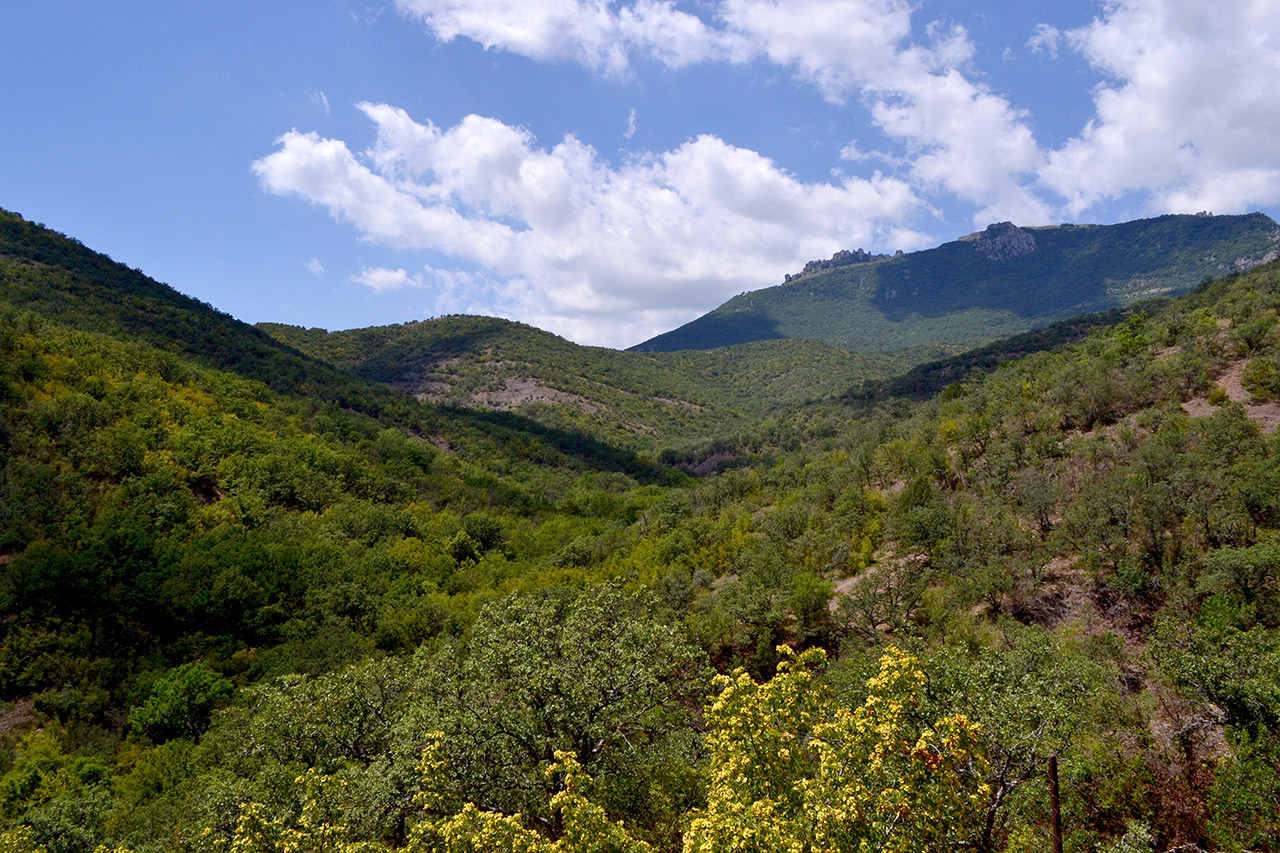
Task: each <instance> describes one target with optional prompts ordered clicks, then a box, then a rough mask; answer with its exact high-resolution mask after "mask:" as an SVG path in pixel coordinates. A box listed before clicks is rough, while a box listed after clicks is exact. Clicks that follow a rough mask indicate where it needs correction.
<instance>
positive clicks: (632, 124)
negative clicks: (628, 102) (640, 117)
mask: <svg viewBox="0 0 1280 853" xmlns="http://www.w3.org/2000/svg"><path fill="white" fill-rule="evenodd" d="M622 135H623V137H625V138H626V139H630V138H631V137H633V136H635V135H636V108H635V107H632V108H631V112H629V113H627V129H626V131H624V132H623V134H622Z"/></svg>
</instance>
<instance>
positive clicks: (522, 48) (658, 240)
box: [0, 0, 1280, 347]
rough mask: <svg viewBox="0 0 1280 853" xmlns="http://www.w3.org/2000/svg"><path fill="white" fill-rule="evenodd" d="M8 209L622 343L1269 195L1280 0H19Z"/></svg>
mask: <svg viewBox="0 0 1280 853" xmlns="http://www.w3.org/2000/svg"><path fill="white" fill-rule="evenodd" d="M0 114H3V115H4V116H5V117H6V118H5V122H4V125H3V127H0V207H4V208H7V209H10V210H15V211H17V212H19V213H21V214H23V215H24V216H26V217H28V218H30V219H34V220H37V221H41V222H44V223H45V224H47V225H49V226H50V227H52V228H55V229H57V230H59V231H62V232H64V233H67V234H70V235H73V236H75V237H77V238H79V239H81V240H82V241H83V242H85V243H86V244H87V245H89V246H91V247H93V248H96V249H99V250H100V251H104V252H106V253H108V254H110V255H111V256H112V257H114V258H115V259H116V260H119V261H122V262H124V263H127V264H129V265H130V266H135V267H138V268H140V269H142V270H143V271H145V272H147V273H148V274H150V275H152V276H154V277H155V278H157V279H159V280H161V281H165V282H167V283H169V284H171V285H173V286H174V287H176V288H177V289H178V290H180V291H182V292H184V293H188V294H191V295H193V296H196V297H198V298H200V299H203V300H205V301H207V302H209V303H211V304H213V305H214V306H216V307H218V308H220V309H222V310H224V311H228V312H230V313H231V314H233V315H235V316H237V317H239V318H241V319H243V320H246V321H249V322H257V321H262V320H270V321H276V322H285V323H295V324H299V325H303V326H320V327H324V328H328V329H341V328H351V327H357V326H367V325H377V324H387V323H397V322H403V321H406V320H413V319H421V318H424V317H430V316H435V315H440V314H446V313H483V314H494V315H499V316H505V317H510V318H512V319H518V320H522V321H524V322H528V323H531V324H533V325H536V326H539V327H541V328H545V329H549V330H551V331H554V332H556V333H558V334H562V335H564V336H566V337H568V338H570V339H572V340H576V341H579V342H581V343H590V344H601V345H607V346H617V347H625V346H629V345H631V344H634V343H637V342H639V341H641V340H643V339H645V338H647V337H650V336H652V335H653V334H656V333H659V332H662V331H665V330H667V329H670V328H673V327H675V326H677V325H679V324H681V323H683V322H686V321H688V320H690V319H693V318H694V317H696V316H698V315H699V314H701V313H704V312H705V311H708V310H710V309H711V308H714V307H715V306H716V305H718V304H720V303H721V302H723V301H724V300H725V299H726V298H728V297H730V296H732V295H734V294H736V293H739V292H741V291H744V290H751V289H756V288H760V287H767V286H770V285H773V284H777V283H779V282H780V281H781V280H782V278H783V276H784V275H785V274H786V273H787V272H794V271H796V270H798V269H799V268H800V267H801V266H803V264H804V262H805V261H806V260H810V259H813V258H820V257H829V256H830V255H831V254H832V253H833V252H835V251H836V250H838V249H841V248H849V249H856V248H865V249H868V250H871V251H874V252H891V251H893V250H896V249H904V250H908V251H910V250H913V249H919V248H927V247H929V246H933V245H937V244H938V243H941V242H945V241H947V240H950V239H954V238H956V237H958V236H961V235H963V234H966V233H969V232H971V231H974V230H977V229H979V228H982V227H984V226H985V225H986V224H988V223H990V222H993V221H1000V220H1006V219H1009V220H1013V221H1015V222H1017V223H1019V224H1025V225H1035V224H1046V223H1056V222H1104V223H1106V222H1118V221H1124V220H1128V219H1133V218H1137V217H1141V216H1150V215H1157V214H1161V213H1167V212H1186V213H1194V212H1197V211H1200V210H1211V211H1213V212H1215V213H1240V212H1245V211H1249V210H1262V211H1264V212H1267V213H1269V214H1271V215H1272V216H1277V215H1278V214H1280V145H1278V144H1277V140H1280V0H1232V2H1229V3H1221V4H1206V3H1204V2H1203V0H1119V1H1118V2H1065V0H1063V2H1045V3H1026V2H1008V0H987V2H963V0H952V1H951V2H941V0H917V2H914V3H908V2H900V0H785V2H784V0H675V2H672V0H618V2H608V0H523V1H522V2H517V0H387V2H348V0H315V2H311V3H272V2H263V0H256V2H239V0H228V2H223V3H220V4H207V3H203V4H202V3H140V2H133V1H132V0H121V2H113V3H95V2H83V0H80V2H62V0H42V2H40V3H14V4H9V5H8V7H7V8H6V9H4V10H3V11H0Z"/></svg>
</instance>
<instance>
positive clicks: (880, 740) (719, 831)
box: [0, 647, 987, 853]
mask: <svg viewBox="0 0 1280 853" xmlns="http://www.w3.org/2000/svg"><path fill="white" fill-rule="evenodd" d="M779 652H781V653H782V654H783V656H784V657H783V660H782V662H781V663H780V664H779V667H778V674H777V675H776V676H775V677H774V678H773V679H771V680H769V681H767V682H765V683H763V684H757V683H756V682H755V681H754V680H753V679H752V678H751V676H750V675H748V674H747V673H745V672H743V671H741V670H739V671H737V672H735V673H733V675H731V676H720V678H719V684H720V685H721V687H722V688H723V689H722V690H721V692H720V694H719V696H717V697H716V699H715V700H714V701H713V702H712V703H711V705H710V706H709V707H708V708H707V711H706V721H707V726H708V734H707V743H708V747H709V748H710V751H711V762H710V767H709V770H708V773H709V776H710V779H709V782H710V785H709V792H708V797H707V807H706V808H705V809H703V810H700V811H699V812H697V813H695V814H693V815H692V816H691V820H690V822H689V824H688V830H687V832H686V834H685V839H684V851H685V853H816V851H826V852H829V853H845V851H847V853H870V851H873V850H874V851H883V853H921V851H934V850H943V849H951V848H952V847H953V846H954V845H955V843H956V842H958V841H963V840H965V839H966V837H967V836H968V835H969V834H970V833H971V831H972V829H973V828H974V827H975V826H976V824H977V818H978V816H979V814H980V813H981V807H982V805H983V803H984V802H985V800H986V796H987V789H986V786H985V785H984V784H983V782H982V781H981V780H982V776H983V774H984V772H985V770H986V765H985V761H984V759H983V758H982V756H981V755H980V753H979V752H978V751H977V746H976V744H977V739H978V734H979V733H978V727H977V726H976V725H974V724H972V723H970V722H969V721H968V720H967V719H966V718H964V717H963V716H959V715H957V716H951V717H944V718H943V719H941V720H938V721H937V722H936V723H934V724H933V725H932V726H921V725H920V724H919V723H917V722H915V717H914V716H913V714H912V713H911V712H912V711H913V709H914V708H915V707H916V706H917V704H918V698H917V697H918V695H919V692H920V690H921V688H922V687H923V684H924V675H923V673H922V671H921V669H920V667H919V664H918V662H917V661H916V660H915V658H913V657H911V656H910V655H907V654H904V653H903V652H901V651H899V650H898V649H896V648H892V647H891V648H889V649H887V650H886V651H885V653H884V655H883V656H882V657H881V660H880V671H879V673H878V674H877V675H876V676H875V677H874V678H872V679H870V680H869V681H868V682H867V688H868V696H867V699H866V701H865V702H864V703H863V704H862V705H861V706H859V707H858V708H854V709H848V708H842V707H839V706H838V705H837V703H836V701H835V699H834V697H833V696H832V694H831V692H830V691H829V690H828V689H827V688H826V687H825V686H824V685H823V684H821V683H819V682H817V681H816V679H815V671H816V670H817V669H818V668H820V667H821V666H822V665H824V664H825V662H826V657H825V655H824V653H823V652H822V650H820V649H812V650H809V651H807V652H804V653H802V654H799V655H797V654H795V653H794V652H792V651H791V650H790V649H789V648H786V647H779ZM442 744H443V736H442V735H439V734H435V735H432V736H431V737H430V738H429V741H428V745H427V748H426V749H425V750H424V753H423V758H422V763H421V765H420V771H421V775H422V791H421V793H420V794H419V796H418V802H419V804H420V805H421V806H422V807H423V810H424V813H425V815H431V816H430V817H425V819H424V820H423V821H422V822H420V823H418V824H417V825H416V826H415V827H414V828H413V829H412V831H411V832H410V837H409V843H408V848H407V849H408V850H409V851H410V853H650V848H649V846H648V845H647V844H645V843H644V842H641V841H638V840H636V839H634V838H632V837H631V835H630V834H628V832H627V830H626V828H625V827H624V826H622V825H621V824H619V823H616V822H614V821H612V820H610V819H609V817H608V816H607V815H606V814H605V811H604V809H603V808H601V807H600V806H599V805H596V804H595V803H592V802H591V801H590V800H588V799H587V798H586V797H585V796H584V795H583V794H582V793H581V792H582V790H583V789H584V788H586V787H587V786H588V785H590V782H591V778H590V777H589V776H588V775H587V774H586V772H585V771H584V770H583V769H582V768H581V766H580V765H579V764H578V762H577V760H576V758H575V757H574V756H573V755H572V754H571V753H567V752H557V753H556V761H555V763H554V764H553V765H552V766H551V767H550V768H549V770H548V773H551V774H556V775H560V776H562V777H563V786H562V789H561V790H560V792H559V793H557V794H556V795H555V797H554V798H553V799H552V801H551V805H552V811H553V812H554V813H555V814H558V815H559V819H560V832H559V834H558V837H557V838H555V839H551V838H548V837H547V836H545V835H543V834H541V833H539V832H537V831H535V830H534V829H531V828H530V827H528V826H527V825H526V824H525V821H524V820H523V819H522V818H521V816H520V815H518V814H516V815H504V814H499V813H496V812H489V811H484V810H482V809H480V808H478V807H476V805H475V804H474V803H464V804H462V805H461V806H460V807H456V805H455V804H453V803H451V801H450V799H449V796H448V794H447V792H446V791H445V790H444V789H443V788H442V787H441V785H440V781H441V780H442V779H443V771H444V769H445V764H444V760H443V759H442V758H441V754H442V750H441V747H442ZM298 784H299V785H300V786H302V788H303V789H304V791H303V798H302V799H303V809H302V813H301V816H300V817H299V818H298V819H297V820H294V821H291V822H286V821H284V820H283V819H280V818H267V817H266V816H265V812H264V811H263V807H262V806H261V805H259V804H250V805H248V806H246V807H245V808H244V810H243V812H242V814H241V817H240V820H239V822H238V824H237V826H236V829H235V833H234V836H233V838H232V841H231V845H230V849H231V851H233V853H311V851H315V853H319V851H330V852H331V853H372V851H375V850H385V849H386V848H384V847H382V846H380V845H376V844H372V843H368V842H363V843H353V842H350V841H349V840H347V834H348V833H347V828H346V824H345V821H344V819H343V809H344V807H345V806H344V803H343V801H342V796H341V787H342V783H341V782H340V781H338V780H335V779H332V778H330V777H325V776H321V775H320V774H317V773H315V772H309V773H307V774H305V775H304V776H301V777H299V779H298ZM5 849H9V848H0V853H3V850H5ZM12 849H14V850H15V851H22V853H26V848H20V847H15V848H12Z"/></svg>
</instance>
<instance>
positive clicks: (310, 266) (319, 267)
mask: <svg viewBox="0 0 1280 853" xmlns="http://www.w3.org/2000/svg"><path fill="white" fill-rule="evenodd" d="M307 272H309V273H311V274H312V275H314V276H321V275H324V264H322V263H320V259H319V258H312V259H311V260H309V261H307Z"/></svg>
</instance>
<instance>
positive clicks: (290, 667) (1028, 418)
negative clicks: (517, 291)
mask: <svg viewBox="0 0 1280 853" xmlns="http://www.w3.org/2000/svg"><path fill="white" fill-rule="evenodd" d="M775 344H776V346H775ZM602 353H608V355H604V354H602ZM940 354H941V353H938V352H936V351H933V352H930V351H927V350H921V349H917V350H911V351H902V352H898V353H896V354H885V355H880V356H874V357H873V356H857V355H850V354H849V353H841V352H840V351H838V350H834V349H832V348H830V347H823V346H820V345H816V344H814V345H810V344H807V343H805V342H800V341H762V342H758V343H754V344H748V345H746V346H745V347H742V348H739V347H733V348H729V349H725V350H713V351H711V352H708V353H653V354H648V353H616V352H611V351H596V350H589V349H587V348H581V347H576V346H574V345H572V344H568V343H567V342H565V341H562V340H560V339H557V338H554V336H550V335H547V334H546V333H541V332H538V331H537V330H533V329H530V328H529V327H523V326H519V325H518V324H507V323H504V322H500V321H488V320H481V319H478V318H443V319H442V320H441V321H432V322H429V323H427V322H424V323H419V324H406V325H405V326H403V327H388V328H386V329H383V330H361V331H359V332H350V333H345V332H344V333H337V332H335V333H327V332H323V331H322V330H303V329H297V328H295V327H286V326H274V325H268V326H263V327H261V328H254V327H250V326H247V325H245V324H242V323H239V322H237V321H235V320H233V319H232V318H230V317H228V316H227V315H225V314H221V313H220V312H218V311H216V310H215V309H213V308H211V307H210V306H207V305H204V304H202V303H199V302H197V301H195V300H190V299H187V298H186V297H182V296H181V295H179V294H177V293H176V292H175V291H172V290H171V289H169V288H167V287H165V286H164V285H160V284H158V283H155V282H152V281H150V280H149V279H146V278H145V277H144V276H142V275H141V274H140V273H138V272H136V271H134V270H131V269H129V268H128V267H125V266H123V265H120V264H116V263H115V262H113V261H111V260H110V259H109V258H106V257H105V256H103V255H99V254H97V253H95V252H92V251H91V250H89V249H87V248H85V247H83V246H81V245H80V244H79V243H77V242H76V241H74V240H72V239H70V238H66V237H63V236H61V235H58V234H56V233H54V232H52V231H49V230H47V229H45V228H43V227H41V226H38V225H36V224H34V223H31V222H28V221H26V220H23V219H22V218H21V217H19V216H17V215H15V214H8V213H0V580H2V583H0V850H3V851H23V853H37V851H44V853H95V851H102V853H126V851H133V853H152V851H191V853H197V852H198V853H205V851H209V853H212V852H213V851H236V853H258V852H259V851H261V853H268V851H271V853H275V852H276V851H279V853H284V851H291V852H292V851H298V853H301V851H347V853H356V851H360V852H361V853H372V851H396V850H405V851H415V853H418V852H419V851H442V853H445V852H447V853H467V852H468V851H474V853H481V851H495V853H497V851H501V852H502V853H506V851H511V853H516V851H522V852H523V853H534V851H548V852H549V851H558V852H559V853H588V851H590V853H605V851H664V852H665V851H672V853H674V851H684V853H711V851H716V853H719V851H742V853H747V852H748V851H759V852H760V853H764V851H779V853H781V851H788V853H791V852H792V851H795V853H801V851H858V853H867V851H901V853H906V852H907V851H944V850H947V851H952V850H977V851H989V852H991V853H994V851H1025V853H1031V851H1046V850H1053V849H1054V844H1055V836H1059V837H1060V843H1061V845H1062V849H1063V850H1066V851H1078V853H1136V851H1149V852H1150V853H1155V851H1166V850H1169V849H1171V848H1175V847H1178V846H1180V845H1196V846H1198V847H1199V848H1200V849H1201V850H1204V851H1237V853H1240V851H1253V853H1262V851H1267V852H1268V853H1275V851H1280V437H1278V436H1277V432H1276V427H1277V425H1278V424H1280V264H1276V263H1272V264H1268V265H1264V266H1260V267H1257V268H1255V269H1252V270H1249V271H1246V272H1239V273H1235V274H1232V275H1228V276H1226V277H1224V278H1218V279H1209V278H1205V279H1204V280H1203V281H1202V283H1201V284H1200V285H1199V286H1198V287H1196V288H1195V289H1194V290H1192V291H1191V292H1190V293H1188V294H1187V295H1185V296H1181V297H1177V298H1171V297H1164V298H1160V299H1156V300H1153V301H1147V302H1142V303H1139V304H1136V305H1133V306H1131V307H1129V308H1127V309H1125V310H1123V311H1116V312H1114V313H1111V314H1104V315H1094V316H1092V317H1089V318H1083V319H1081V320H1078V321H1075V322H1071V323H1067V324H1064V325H1061V326H1057V327H1050V328H1049V329H1048V330H1045V331H1042V332H1039V333H1035V334H1032V335H1030V336H1024V337H1022V338H1019V339H1014V340H1012V341H1009V342H1004V343H1001V344H993V345H991V346H989V347H987V348H985V349H983V350H979V351H975V352H973V353H969V354H966V355H963V356H959V357H957V358H954V359H951V360H948V361H943V362H938V361H934V362H930V363H928V364H921V362H925V361H927V360H928V359H932V358H936V357H937V356H938V355H940ZM806 365H809V369H806ZM814 365H818V366H821V369H813V366H814ZM915 365H919V366H916V367H915V370H914V371H912V372H908V371H909V370H911V368H912V367H913V366H915ZM895 377H897V378H895ZM431 383H434V384H431ZM512 383H524V384H521V385H519V387H522V388H525V387H532V386H531V383H532V384H536V385H537V387H539V388H542V389H544V391H545V393H543V394H542V395H541V396H540V397H537V398H536V399H531V400H526V401H524V402H523V403H522V402H520V400H519V399H515V400H513V401H512V405H511V406H508V407H506V408H501V407H496V406H493V405H489V406H485V405H481V404H479V403H478V402H477V400H478V399H480V395H483V394H486V393H489V392H492V391H494V390H495V389H502V388H508V389H510V388H511V387H514V386H513V385H512ZM771 383H777V384H775V385H773V386H771ZM770 387H775V388H777V389H778V391H777V393H773V392H771V391H769V390H767V389H769V388H770ZM753 388H755V389H760V390H759V392H758V393H753ZM783 388H785V393H783V392H782V389H783ZM433 389H434V390H433ZM545 389H552V390H554V391H555V392H556V393H554V394H552V393H550V391H546V390H545ZM428 391H431V392H432V393H427V392H428ZM658 398H661V399H658ZM1185 849H1188V850H1190V849H1194V848H1185Z"/></svg>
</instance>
